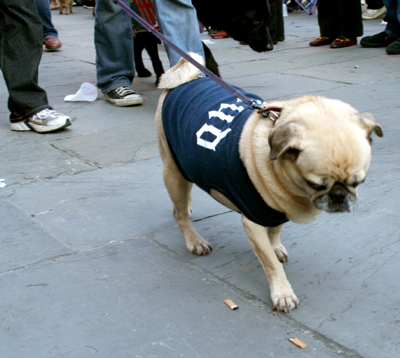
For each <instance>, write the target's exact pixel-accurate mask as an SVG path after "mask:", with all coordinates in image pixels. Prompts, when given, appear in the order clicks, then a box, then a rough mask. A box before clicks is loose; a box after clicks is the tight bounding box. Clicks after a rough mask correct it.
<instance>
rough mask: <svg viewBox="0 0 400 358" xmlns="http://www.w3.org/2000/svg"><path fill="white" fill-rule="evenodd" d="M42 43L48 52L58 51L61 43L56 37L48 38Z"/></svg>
mask: <svg viewBox="0 0 400 358" xmlns="http://www.w3.org/2000/svg"><path fill="white" fill-rule="evenodd" d="M43 43H44V45H45V46H46V50H48V51H55V50H58V49H59V48H61V46H62V44H61V41H60V40H59V39H58V38H57V37H48V38H47V39H45V40H44V41H43Z"/></svg>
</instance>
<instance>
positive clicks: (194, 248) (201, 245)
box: [185, 235, 212, 256]
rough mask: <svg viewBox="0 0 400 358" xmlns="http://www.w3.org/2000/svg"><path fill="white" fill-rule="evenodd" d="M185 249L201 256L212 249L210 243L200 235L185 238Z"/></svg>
mask: <svg viewBox="0 0 400 358" xmlns="http://www.w3.org/2000/svg"><path fill="white" fill-rule="evenodd" d="M185 241H186V247H187V249H188V250H189V251H190V252H191V253H192V254H194V255H198V256H203V255H207V254H209V253H210V252H211V251H212V247H211V245H210V244H209V243H208V242H207V241H206V240H204V239H202V238H201V237H200V236H197V235H196V236H195V237H191V238H190V239H186V240H185Z"/></svg>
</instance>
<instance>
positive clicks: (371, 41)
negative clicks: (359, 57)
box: [360, 31, 397, 47]
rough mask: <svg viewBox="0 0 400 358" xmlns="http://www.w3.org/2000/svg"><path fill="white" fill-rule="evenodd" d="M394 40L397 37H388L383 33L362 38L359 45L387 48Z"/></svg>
mask: <svg viewBox="0 0 400 358" xmlns="http://www.w3.org/2000/svg"><path fill="white" fill-rule="evenodd" d="M396 40H397V37H395V36H390V35H389V34H388V33H386V32H385V31H383V32H380V33H379V34H376V35H373V36H365V37H363V38H362V39H361V41H360V45H361V46H362V47H387V46H389V45H390V44H391V43H392V42H394V41H396Z"/></svg>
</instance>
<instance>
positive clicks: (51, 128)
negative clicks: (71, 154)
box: [11, 108, 71, 133]
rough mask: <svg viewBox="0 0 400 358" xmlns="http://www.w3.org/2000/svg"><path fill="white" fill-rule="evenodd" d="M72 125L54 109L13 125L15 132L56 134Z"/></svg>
mask: <svg viewBox="0 0 400 358" xmlns="http://www.w3.org/2000/svg"><path fill="white" fill-rule="evenodd" d="M70 125H71V122H70V120H69V117H68V116H66V115H65V114H62V113H57V112H56V111H54V110H53V109H48V108H46V109H44V110H43V111H40V112H38V113H36V114H34V115H33V116H32V117H29V118H27V119H25V120H24V121H21V122H15V123H11V130H13V131H21V132H24V131H32V130H33V131H35V132H38V133H49V132H55V131H58V130H60V129H63V128H65V127H68V126H70Z"/></svg>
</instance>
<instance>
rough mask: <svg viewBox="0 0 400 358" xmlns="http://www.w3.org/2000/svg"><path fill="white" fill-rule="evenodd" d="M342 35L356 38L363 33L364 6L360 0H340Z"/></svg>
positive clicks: (339, 19)
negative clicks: (362, 6)
mask: <svg viewBox="0 0 400 358" xmlns="http://www.w3.org/2000/svg"><path fill="white" fill-rule="evenodd" d="M338 3H339V4H338V8H339V17H338V22H339V26H340V30H339V31H340V35H341V36H345V37H347V38H356V37H358V36H362V35H363V23H362V17H361V16H362V8H361V3H360V0H339V2H338Z"/></svg>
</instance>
